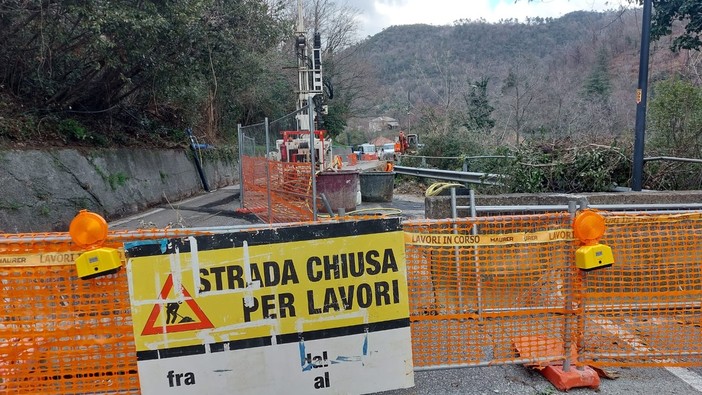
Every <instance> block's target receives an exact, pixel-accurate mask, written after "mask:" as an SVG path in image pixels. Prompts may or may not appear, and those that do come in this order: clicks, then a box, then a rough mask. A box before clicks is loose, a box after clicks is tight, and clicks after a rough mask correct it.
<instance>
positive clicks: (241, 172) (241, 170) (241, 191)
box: [236, 123, 244, 209]
mask: <svg viewBox="0 0 702 395" xmlns="http://www.w3.org/2000/svg"><path fill="white" fill-rule="evenodd" d="M236 132H237V139H238V141H239V206H240V207H239V208H242V209H243V208H244V167H243V166H244V158H243V152H244V149H243V148H244V147H243V144H244V139H243V138H242V137H241V124H240V123H238V124H236Z"/></svg>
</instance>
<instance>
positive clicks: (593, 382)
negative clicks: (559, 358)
mask: <svg viewBox="0 0 702 395" xmlns="http://www.w3.org/2000/svg"><path fill="white" fill-rule="evenodd" d="M540 372H541V374H542V375H543V376H544V377H546V379H547V380H548V381H550V382H551V384H553V386H554V387H556V388H557V389H558V390H559V391H568V390H569V389H571V388H576V387H589V388H593V389H597V388H599V387H600V376H599V375H598V374H597V372H596V371H595V370H594V369H592V368H591V367H589V366H585V367H584V368H583V369H582V370H580V368H579V367H575V366H571V367H570V369H569V370H568V371H567V372H564V371H563V366H562V365H550V366H546V367H545V368H543V369H541V370H540Z"/></svg>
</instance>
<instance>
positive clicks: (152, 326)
mask: <svg viewBox="0 0 702 395" xmlns="http://www.w3.org/2000/svg"><path fill="white" fill-rule="evenodd" d="M172 291H173V275H170V276H168V278H166V283H165V284H164V285H163V289H162V290H161V293H160V294H159V299H160V300H162V301H164V302H163V303H157V304H155V305H154V308H153V309H152V310H151V314H149V318H148V320H147V321H146V325H145V326H144V330H143V331H142V332H141V334H142V335H156V334H159V333H174V332H184V331H192V330H196V329H208V328H212V322H210V320H209V319H208V318H207V316H206V315H205V313H203V312H202V309H200V306H198V305H197V302H195V299H193V298H192V296H190V292H188V290H187V289H185V288H184V287H182V286H181V294H182V296H183V297H182V299H183V300H178V301H172V302H167V303H166V302H165V301H166V300H168V299H169V294H170V293H171V292H172ZM183 302H185V307H187V308H189V309H190V312H191V313H192V314H187V313H184V312H183V309H181V305H183ZM164 305H165V308H164V307H163V306H164ZM162 311H163V313H164V314H163V315H162V314H161V312H162ZM160 316H162V317H161V319H162V320H163V319H164V318H165V322H163V325H161V326H160V327H157V325H156V322H157V321H158V320H159V317H160ZM193 316H194V317H196V318H195V319H194V318H192V317H193Z"/></svg>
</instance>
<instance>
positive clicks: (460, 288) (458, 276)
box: [451, 187, 463, 309]
mask: <svg viewBox="0 0 702 395" xmlns="http://www.w3.org/2000/svg"><path fill="white" fill-rule="evenodd" d="M451 218H453V234H458V225H457V224H456V219H457V218H458V210H457V209H456V188H455V187H451ZM453 253H454V261H455V263H456V268H455V271H456V286H457V287H456V290H457V291H458V306H459V309H460V308H462V307H463V282H462V281H461V256H460V253H461V250H460V249H459V248H458V245H456V246H454V247H453Z"/></svg>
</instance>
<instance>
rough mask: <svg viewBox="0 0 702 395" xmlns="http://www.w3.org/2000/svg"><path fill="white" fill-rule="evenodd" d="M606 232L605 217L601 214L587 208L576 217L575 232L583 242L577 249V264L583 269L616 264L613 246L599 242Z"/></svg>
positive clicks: (574, 222)
mask: <svg viewBox="0 0 702 395" xmlns="http://www.w3.org/2000/svg"><path fill="white" fill-rule="evenodd" d="M604 232H605V219H604V217H603V216H601V215H600V214H598V213H596V212H594V211H591V210H585V211H581V212H580V213H579V214H578V215H577V216H576V217H575V220H574V221H573V234H574V235H575V237H576V238H577V239H578V240H580V242H581V243H582V244H583V246H582V247H580V248H578V249H577V250H576V251H575V266H577V267H578V268H580V269H582V270H593V269H600V268H603V267H608V266H612V265H613V264H614V256H613V255H612V248H610V247H609V246H607V245H604V244H600V243H599V241H600V238H601V237H602V235H604Z"/></svg>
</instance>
